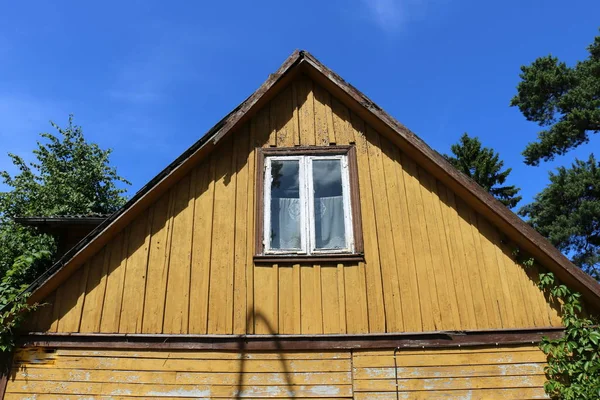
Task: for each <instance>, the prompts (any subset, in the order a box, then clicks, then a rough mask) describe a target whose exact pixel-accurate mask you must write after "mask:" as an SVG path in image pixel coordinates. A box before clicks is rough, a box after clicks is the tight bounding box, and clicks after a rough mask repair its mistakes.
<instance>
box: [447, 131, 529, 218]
mask: <svg viewBox="0 0 600 400" xmlns="http://www.w3.org/2000/svg"><path fill="white" fill-rule="evenodd" d="M450 150H451V151H452V153H453V156H449V155H446V154H445V155H444V157H445V158H446V159H447V160H448V161H450V163H451V164H452V165H454V166H455V167H456V168H457V169H458V170H459V171H461V172H462V173H464V174H465V175H467V176H468V177H469V178H471V179H473V180H474V181H475V182H477V183H478V184H479V185H480V186H481V187H482V188H484V189H485V190H487V191H488V192H490V193H491V194H492V195H493V196H494V197H495V198H497V199H498V200H500V201H501V202H502V203H503V204H504V205H505V206H507V207H509V208H513V207H515V206H516V205H517V203H518V202H519V201H520V200H521V196H518V195H517V194H518V193H519V190H521V189H519V188H517V187H516V186H514V185H511V186H507V185H504V183H505V182H506V178H507V177H508V175H509V174H510V172H511V170H512V169H511V168H507V169H505V170H502V168H503V167H504V161H502V160H500V156H499V154H498V153H496V152H495V151H494V150H493V149H491V148H488V147H482V145H481V142H480V141H479V139H478V138H477V137H470V136H469V135H468V134H467V133H465V134H463V135H462V137H461V138H460V141H459V142H458V143H456V144H453V145H452V146H451V147H450Z"/></svg>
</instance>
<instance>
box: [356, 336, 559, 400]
mask: <svg viewBox="0 0 600 400" xmlns="http://www.w3.org/2000/svg"><path fill="white" fill-rule="evenodd" d="M395 358H396V364H394V351H393V350H386V351H356V352H354V353H353V357H352V365H353V386H354V398H355V399H357V400H362V399H373V400H378V399H390V400H391V399H469V400H471V399H488V400H494V399H498V400H500V399H503V400H504V399H547V398H549V397H548V396H547V395H546V394H545V392H544V382H545V381H546V377H545V375H544V366H545V355H544V353H542V352H541V351H540V349H539V348H538V347H536V346H512V347H498V348H479V349H472V348H463V349H447V350H417V351H399V352H398V353H397V354H396V357H395ZM396 384H397V385H398V386H397V388H398V389H397V390H398V394H396Z"/></svg>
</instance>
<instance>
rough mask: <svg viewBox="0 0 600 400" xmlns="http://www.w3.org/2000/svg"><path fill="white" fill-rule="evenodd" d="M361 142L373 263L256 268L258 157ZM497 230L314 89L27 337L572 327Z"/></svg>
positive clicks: (158, 205) (135, 231)
mask: <svg viewBox="0 0 600 400" xmlns="http://www.w3.org/2000/svg"><path fill="white" fill-rule="evenodd" d="M334 143H335V144H339V145H342V144H351V143H355V145H356V148H357V157H358V169H359V184H360V194H361V200H360V201H361V207H362V228H363V236H364V242H365V243H364V245H365V257H366V262H364V263H362V262H361V263H354V264H323V265H313V264H295V265H254V263H253V260H252V256H253V251H254V223H255V220H254V219H255V216H254V207H255V187H254V185H255V176H256V170H255V148H256V147H266V146H278V147H288V146H295V145H307V146H313V145H317V146H327V145H330V144H334ZM536 276H537V271H536V269H535V268H533V269H531V270H529V271H525V270H524V269H522V268H521V267H520V266H518V265H517V264H515V262H514V261H513V260H512V258H511V255H510V251H509V250H508V249H507V248H506V246H505V245H504V244H503V243H502V241H501V234H500V232H498V230H497V229H496V228H495V227H494V226H492V225H490V223H489V222H488V221H487V220H486V219H485V218H483V217H482V216H481V215H479V214H477V213H476V212H474V210H473V209H472V208H471V207H469V206H468V205H467V204H466V203H465V202H464V201H463V200H461V199H460V198H458V197H457V196H455V194H454V193H453V192H452V190H450V189H449V188H448V187H446V186H444V185H443V184H442V183H441V182H439V181H437V180H436V179H435V178H434V177H433V176H432V175H431V174H429V173H428V172H426V171H425V170H424V169H423V168H421V167H420V166H418V165H417V164H416V163H415V162H414V161H413V159H411V156H410V154H405V153H403V152H401V151H400V150H399V148H398V147H396V146H395V145H393V144H392V143H391V142H390V141H389V140H388V139H387V138H386V137H384V136H383V135H381V134H380V133H378V132H376V131H375V130H374V129H372V128H371V127H370V126H368V125H366V124H365V123H364V121H362V120H361V119H360V118H358V117H357V116H356V115H355V114H353V113H352V112H350V111H349V109H348V108H347V107H346V106H344V105H343V104H342V103H341V102H339V101H338V100H337V99H336V98H334V97H332V96H331V95H330V94H329V93H328V92H327V91H325V90H324V89H323V88H322V87H320V86H318V85H316V84H315V83H314V82H312V81H311V80H309V79H308V78H307V77H302V78H300V79H298V80H296V81H294V82H293V83H292V84H291V85H289V87H287V88H286V89H285V90H283V91H282V92H280V93H279V94H278V96H277V97H276V98H274V99H273V100H272V101H271V102H270V104H269V105H268V106H266V107H264V108H263V109H262V110H260V111H259V112H258V113H257V114H256V115H255V116H254V117H253V118H252V119H251V120H250V121H249V122H248V123H246V124H245V125H244V126H243V127H242V128H241V129H240V130H239V131H237V132H233V133H232V135H230V136H228V137H227V138H226V139H224V140H223V141H222V143H220V144H219V147H218V149H216V151H215V152H213V153H212V155H210V156H209V157H208V158H206V159H204V160H203V161H202V162H201V163H200V164H199V165H197V166H196V167H195V169H193V171H192V172H191V173H190V174H189V175H188V176H186V177H185V178H183V179H182V180H181V181H180V182H179V183H178V184H176V185H175V186H173V187H172V188H171V189H170V190H169V191H168V192H167V193H166V194H164V195H163V196H162V197H161V198H160V199H158V200H157V201H156V202H155V203H154V205H152V206H151V207H150V208H149V209H147V210H146V211H145V212H144V213H142V214H141V215H139V216H138V217H137V218H136V219H135V220H134V221H133V222H132V223H131V224H130V225H129V226H128V227H127V228H126V229H124V230H123V231H122V232H121V233H120V234H119V235H117V236H116V237H115V238H114V239H113V240H112V241H111V242H110V243H109V244H108V245H106V246H105V247H104V249H102V250H101V251H100V252H99V253H98V254H96V256H95V257H93V258H91V259H90V260H89V261H88V262H87V263H86V264H85V265H84V266H83V267H82V268H80V269H79V270H78V271H77V272H76V273H75V274H74V275H72V277H71V278H70V279H69V280H68V281H67V282H65V283H64V284H62V285H61V286H60V287H59V288H58V289H57V290H56V291H55V292H54V293H53V294H52V295H50V297H49V298H48V299H47V302H48V305H47V306H45V307H44V308H43V309H42V310H40V312H38V313H37V314H36V316H35V317H34V318H33V319H32V320H31V323H30V324H29V329H31V330H36V331H50V332H105V333H112V332H120V333H193V334H203V333H211V334H234V333H235V334H241V333H249V334H252V333H260V334H267V333H286V334H294V333H295V334H320V333H369V332H371V333H375V332H403V331H405V332H419V331H435V330H464V329H496V328H524V327H547V326H558V325H560V319H559V316H558V314H557V312H556V310H555V309H553V308H552V307H551V306H549V305H548V304H547V303H546V300H545V298H544V296H543V295H542V293H541V292H540V291H539V289H538V288H537V287H536Z"/></svg>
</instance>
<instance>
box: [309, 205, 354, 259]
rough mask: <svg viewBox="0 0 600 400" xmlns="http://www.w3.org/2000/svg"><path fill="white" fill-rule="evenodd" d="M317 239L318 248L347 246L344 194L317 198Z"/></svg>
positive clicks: (341, 247)
mask: <svg viewBox="0 0 600 400" xmlns="http://www.w3.org/2000/svg"><path fill="white" fill-rule="evenodd" d="M315 241H316V248H317V249H343V248H346V235H345V229H344V198H343V196H332V197H318V198H315Z"/></svg>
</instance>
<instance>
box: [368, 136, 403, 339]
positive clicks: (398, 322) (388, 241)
mask: <svg viewBox="0 0 600 400" xmlns="http://www.w3.org/2000/svg"><path fill="white" fill-rule="evenodd" d="M367 149H368V155H369V170H370V172H371V183H372V187H373V204H374V206H375V223H376V230H377V241H378V243H377V244H378V246H379V262H380V263H381V274H382V280H383V300H384V302H385V321H386V331H387V332H402V331H404V321H403V316H402V299H401V297H400V284H399V281H398V279H399V277H398V270H397V269H396V254H395V252H394V242H393V240H392V226H391V224H390V210H389V204H388V194H387V191H386V186H388V182H387V181H388V180H389V178H387V179H386V175H385V173H384V170H383V160H382V158H384V157H385V156H384V155H383V154H382V152H381V142H380V139H379V134H378V133H377V132H375V131H374V130H373V129H372V128H371V127H370V126H368V125H367Z"/></svg>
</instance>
